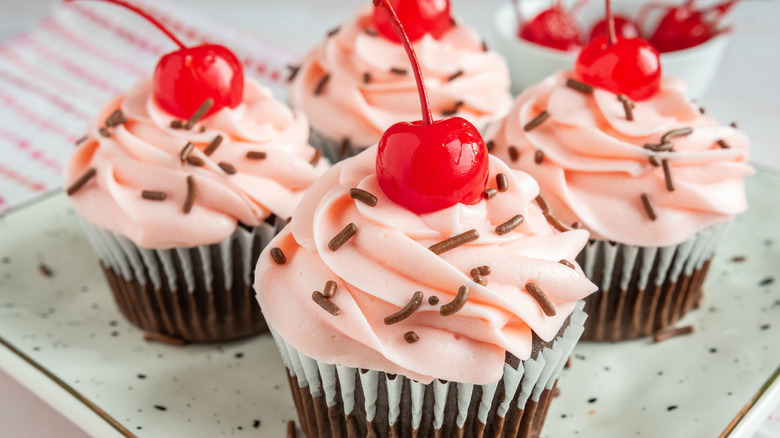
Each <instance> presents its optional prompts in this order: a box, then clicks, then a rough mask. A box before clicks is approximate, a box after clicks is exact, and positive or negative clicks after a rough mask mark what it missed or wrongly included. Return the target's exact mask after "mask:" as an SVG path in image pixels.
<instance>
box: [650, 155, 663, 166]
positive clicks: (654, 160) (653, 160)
mask: <svg viewBox="0 0 780 438" xmlns="http://www.w3.org/2000/svg"><path fill="white" fill-rule="evenodd" d="M647 160H648V161H649V162H650V165H651V166H654V167H658V166H660V165H661V162H660V161H658V157H656V156H655V155H650V156H649V157H647Z"/></svg>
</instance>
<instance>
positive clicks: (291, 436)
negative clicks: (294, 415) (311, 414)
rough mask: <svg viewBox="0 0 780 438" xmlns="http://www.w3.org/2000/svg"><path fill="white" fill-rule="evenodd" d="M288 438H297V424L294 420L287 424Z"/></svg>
mask: <svg viewBox="0 0 780 438" xmlns="http://www.w3.org/2000/svg"><path fill="white" fill-rule="evenodd" d="M287 438H295V422H294V421H292V420H290V421H288V422H287Z"/></svg>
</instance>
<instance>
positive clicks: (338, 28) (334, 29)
mask: <svg viewBox="0 0 780 438" xmlns="http://www.w3.org/2000/svg"><path fill="white" fill-rule="evenodd" d="M340 30H341V26H336V27H334V28H333V29H331V30H329V31H328V38H330V37H332V36H333V35H336V34H337V33H339V31H340Z"/></svg>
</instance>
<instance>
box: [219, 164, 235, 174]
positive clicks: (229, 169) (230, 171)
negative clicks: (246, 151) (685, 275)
mask: <svg viewBox="0 0 780 438" xmlns="http://www.w3.org/2000/svg"><path fill="white" fill-rule="evenodd" d="M217 166H219V168H220V169H222V170H223V171H225V173H227V174H228V175H235V173H236V167H235V166H233V165H232V164H230V163H227V162H225V161H220V162H219V163H218V164H217Z"/></svg>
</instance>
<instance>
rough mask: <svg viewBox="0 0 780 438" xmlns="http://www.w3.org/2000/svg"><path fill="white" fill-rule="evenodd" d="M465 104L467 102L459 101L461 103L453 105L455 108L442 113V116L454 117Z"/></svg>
mask: <svg viewBox="0 0 780 438" xmlns="http://www.w3.org/2000/svg"><path fill="white" fill-rule="evenodd" d="M464 103H465V102H463V101H462V100H459V101H457V102H455V104H454V105H453V107H452V108H451V109H448V110H444V111H442V112H441V115H443V116H445V117H449V116H454V115H455V114H457V113H458V110H460V107H462V106H463V104H464Z"/></svg>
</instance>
